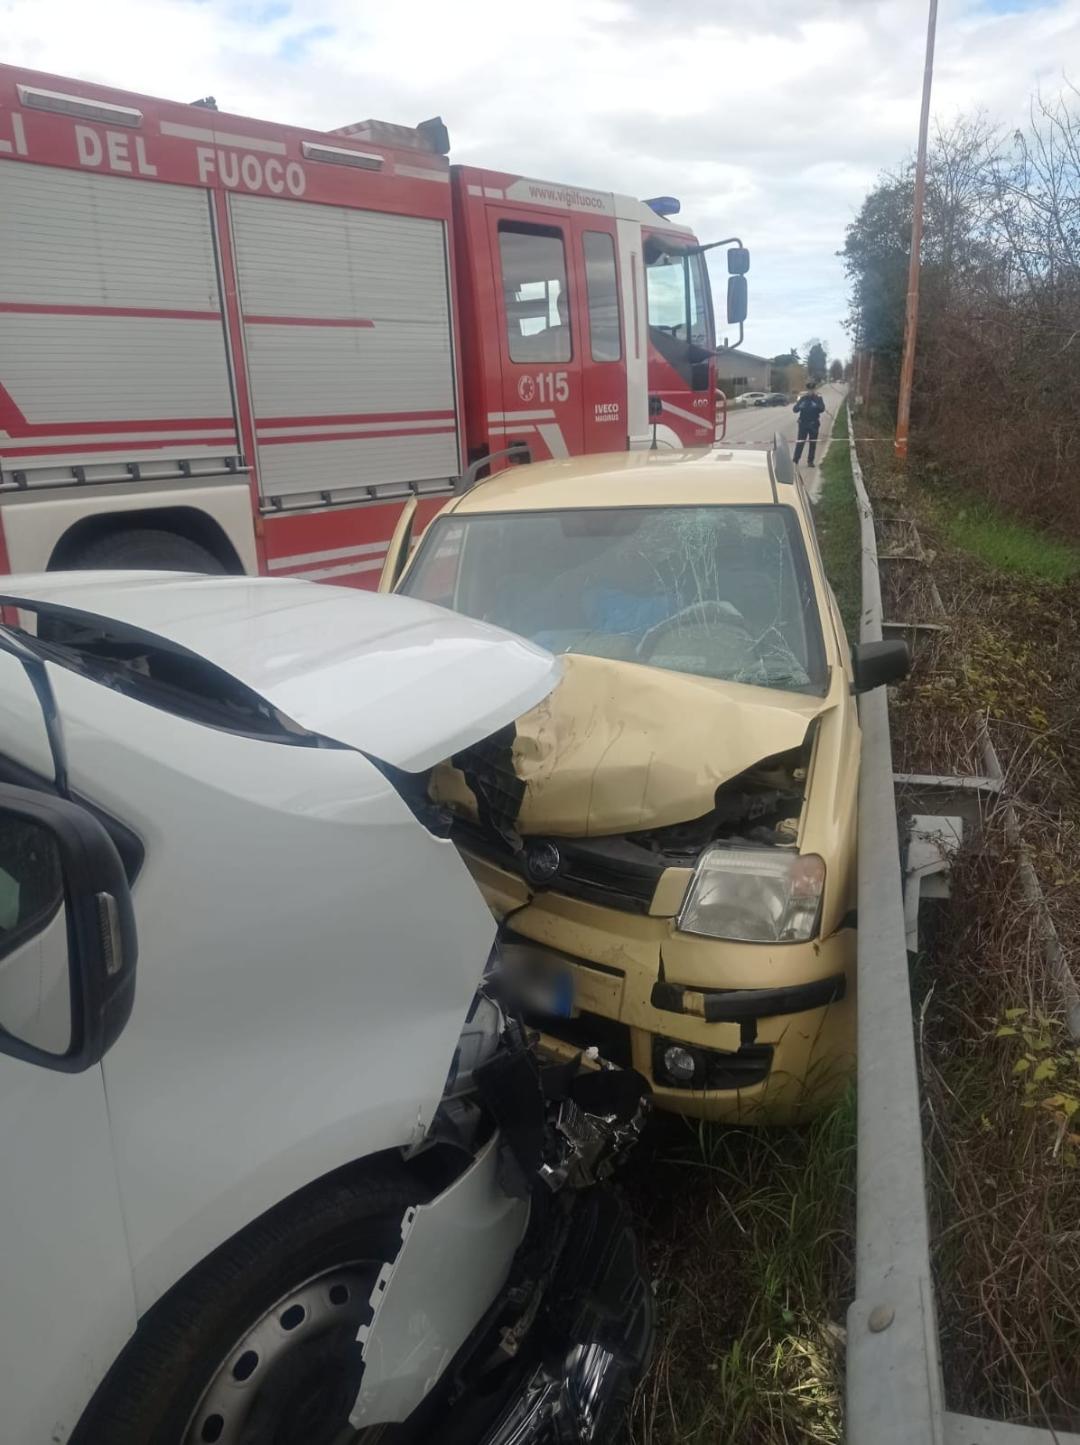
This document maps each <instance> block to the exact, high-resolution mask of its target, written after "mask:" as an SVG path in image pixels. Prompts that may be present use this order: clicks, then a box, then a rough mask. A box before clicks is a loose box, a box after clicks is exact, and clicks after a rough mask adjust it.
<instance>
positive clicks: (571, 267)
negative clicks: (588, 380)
mask: <svg viewBox="0 0 1080 1445" xmlns="http://www.w3.org/2000/svg"><path fill="white" fill-rule="evenodd" d="M487 220H488V233H489V242H490V247H491V255H492V257H493V258H494V260H495V268H496V276H497V287H496V291H497V298H496V307H497V312H498V323H499V327H498V329H499V368H500V379H501V385H500V399H501V403H502V405H501V408H500V409H499V410H498V412H493V413H492V414H491V415H490V416H489V418H488V422H489V426H488V435H489V436H490V438H491V449H492V451H496V450H499V449H500V445H501V446H509V445H510V444H511V442H514V441H523V442H525V443H526V444H527V445H528V446H529V448H530V450H531V451H532V454H533V457H534V459H536V460H540V459H546V458H549V457H552V458H558V457H567V456H579V455H580V454H581V452H582V450H583V444H584V409H585V398H584V392H583V380H582V335H581V324H582V315H581V299H580V294H579V292H580V289H581V275H580V269H579V266H578V263H577V252H576V250H575V247H574V230H573V222H572V218H571V217H570V216H569V215H567V216H566V217H565V218H564V217H563V216H562V215H559V214H555V215H552V214H550V213H544V215H543V217H542V218H541V217H539V216H538V215H537V213H536V212H531V211H526V210H517V209H514V208H510V207H507V206H502V205H490V206H489V207H488V208H487Z"/></svg>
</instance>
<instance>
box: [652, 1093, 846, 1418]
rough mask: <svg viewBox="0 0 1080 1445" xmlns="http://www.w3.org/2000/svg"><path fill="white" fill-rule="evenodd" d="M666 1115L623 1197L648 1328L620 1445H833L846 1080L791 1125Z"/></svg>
mask: <svg viewBox="0 0 1080 1445" xmlns="http://www.w3.org/2000/svg"><path fill="white" fill-rule="evenodd" d="M658 1122H659V1121H658ZM667 1127H668V1128H669V1129H670V1130H671V1131H672V1139H671V1143H670V1144H669V1145H668V1147H666V1148H661V1149H660V1150H659V1151H658V1154H657V1155H654V1156H653V1157H652V1158H651V1159H650V1161H649V1174H650V1177H649V1182H648V1187H647V1190H646V1191H644V1193H645V1195H646V1198H645V1200H642V1199H641V1195H640V1194H639V1195H638V1199H639V1205H641V1204H642V1203H643V1204H644V1205H645V1208H646V1211H647V1218H646V1220H645V1221H644V1229H643V1237H644V1238H646V1239H648V1240H650V1241H651V1247H650V1260H649V1263H650V1273H651V1274H652V1276H653V1279H654V1280H655V1282H656V1292H657V1310H658V1331H657V1357H656V1359H655V1361H654V1364H653V1368H652V1370H651V1371H650V1373H649V1377H648V1379H647V1380H646V1381H645V1383H644V1385H643V1387H642V1388H641V1390H639V1392H638V1396H637V1399H636V1401H635V1404H634V1410H633V1414H632V1420H631V1424H630V1429H629V1431H628V1441H629V1442H630V1445H717V1442H720V1441H727V1440H738V1441H740V1442H741V1445H810V1442H814V1445H835V1442H838V1441H839V1440H840V1439H841V1438H842V1419H841V1413H842V1397H843V1385H842V1380H843V1369H842V1361H843V1342H844V1316H845V1312H846V1309H847V1305H848V1303H849V1301H850V1299H851V1293H852V1284H853V1273H852V1271H853V1262H852V1242H853V1236H854V1222H855V1219H854V1208H855V1097H854V1092H853V1091H850V1092H849V1093H848V1094H847V1095H846V1096H845V1097H844V1098H843V1099H842V1100H841V1101H840V1102H839V1103H837V1104H835V1105H833V1106H832V1107H831V1108H828V1109H826V1110H825V1111H824V1112H823V1113H822V1114H821V1115H819V1116H818V1117H817V1118H816V1119H815V1120H814V1121H813V1122H812V1123H810V1124H809V1125H808V1126H806V1127H805V1128H785V1129H768V1130H751V1129H744V1128H730V1127H721V1126H707V1125H702V1126H700V1127H698V1128H697V1129H696V1130H694V1129H693V1126H690V1128H689V1129H688V1128H687V1126H686V1125H683V1124H677V1122H676V1121H672V1122H671V1123H670V1124H669V1125H668V1126H667Z"/></svg>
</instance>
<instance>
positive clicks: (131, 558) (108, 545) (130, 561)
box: [66, 527, 226, 576]
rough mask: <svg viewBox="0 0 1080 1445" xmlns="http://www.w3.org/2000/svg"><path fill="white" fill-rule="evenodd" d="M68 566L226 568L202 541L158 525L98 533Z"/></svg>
mask: <svg viewBox="0 0 1080 1445" xmlns="http://www.w3.org/2000/svg"><path fill="white" fill-rule="evenodd" d="M66 566H67V567H73V568H76V569H82V568H92V569H93V570H95V571H98V570H103V569H109V568H116V569H118V570H121V571H128V570H136V571H149V572H208V573H211V574H213V575H215V576H217V575H220V574H222V573H224V572H225V571H226V567H225V564H224V563H223V562H222V561H221V559H220V558H219V557H216V556H215V555H214V553H213V552H211V551H210V550H209V549H208V548H207V547H204V546H202V544H201V543H199V542H193V541H192V540H191V538H190V537H183V536H181V535H180V533H179V532H165V531H162V530H161V529H160V528H157V527H133V528H131V529H130V530H129V531H123V532H112V533H109V534H108V535H107V536H104V537H97V538H95V540H94V541H92V542H87V543H86V545H85V546H84V547H80V548H79V549H78V551H76V552H75V554H74V555H73V556H72V558H71V559H70V561H69V562H67V563H66Z"/></svg>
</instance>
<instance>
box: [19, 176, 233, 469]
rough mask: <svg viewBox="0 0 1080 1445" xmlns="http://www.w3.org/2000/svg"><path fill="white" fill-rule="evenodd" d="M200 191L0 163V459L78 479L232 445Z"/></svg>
mask: <svg viewBox="0 0 1080 1445" xmlns="http://www.w3.org/2000/svg"><path fill="white" fill-rule="evenodd" d="M239 450H240V448H239V444H238V441H237V435H236V423H235V418H234V415H233V405H232V394H231V390H230V385H229V375H228V366H227V361H226V352H225V338H224V331H223V324H222V318H221V300H220V293H219V286H218V277H217V268H216V264H215V258H214V246H213V239H212V235H211V228H210V214H209V206H208V203H207V196H206V192H205V191H201V190H197V189H194V188H191V187H185V186H172V185H165V184H162V183H159V182H153V183H149V182H146V181H141V180H136V179H123V178H120V177H116V176H105V175H96V174H90V173H87V172H82V171H70V170H64V169H62V168H60V167H55V166H38V165H30V164H19V165H13V164H8V165H4V166H0V467H2V469H3V474H4V477H5V480H8V481H11V480H14V474H15V473H16V472H18V473H21V474H22V475H23V477H24V478H25V480H26V483H27V485H29V486H33V485H34V484H35V482H36V481H39V480H40V481H52V482H55V481H60V480H68V481H70V480H73V476H72V468H73V467H76V466H78V467H82V468H84V475H85V479H86V480H87V481H95V480H98V479H99V478H102V477H104V476H109V477H110V478H111V477H113V476H115V475H116V474H117V473H120V474H123V471H124V468H125V466H127V465H129V464H131V463H138V464H139V465H140V467H142V466H145V467H146V468H147V469H148V470H149V471H150V472H152V473H154V474H156V475H172V476H178V475H179V474H180V471H181V469H180V467H179V461H180V460H181V459H182V460H184V461H185V462H187V463H188V465H189V467H190V469H191V471H193V472H194V473H196V474H197V473H199V472H204V471H205V472H213V473H216V474H221V473H222V472H223V471H224V470H225V469H226V467H225V462H224V460H223V459H224V458H230V459H235V457H236V456H237V455H238V453H239Z"/></svg>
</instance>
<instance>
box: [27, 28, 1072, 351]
mask: <svg viewBox="0 0 1080 1445" xmlns="http://www.w3.org/2000/svg"><path fill="white" fill-rule="evenodd" d="M926 8H927V7H926V0H741V3H728V0H533V3H532V4H522V3H520V0H517V3H515V0H398V3H393V0H389V3H388V0H292V3H289V0H97V3H94V4H90V3H87V0H0V37H2V39H0V59H3V60H6V61H8V62H11V63H13V64H21V65H27V66H34V67H36V68H38V69H40V70H50V71H53V72H56V73H58V74H61V75H70V76H79V77H83V78H86V79H92V80H99V81H103V82H107V83H109V84H113V85H117V86H121V87H126V88H129V89H133V90H143V91H148V92H150V93H152V94H158V95H163V96H168V97H170V98H173V99H178V100H188V99H191V100H193V99H195V98H196V97H197V96H201V95H207V94H212V95H214V96H216V97H217V100H218V104H219V105H220V106H221V108H222V109H223V110H231V111H238V112H240V113H246V114H250V115H258V116H267V117H270V118H272V119H278V120H281V121H288V122H292V123H296V124H302V125H308V126H315V127H326V128H328V129H329V128H332V127H334V126H338V125H343V124H346V123H348V122H350V121H355V120H359V119H362V118H364V117H366V116H377V117H379V118H381V119H383V120H393V121H400V122H404V123H410V124H411V123H415V122H416V121H418V120H422V119H424V118H426V117H427V116H430V115H433V114H436V113H441V114H442V116H443V117H444V118H445V120H446V121H447V123H448V125H449V128H450V135H451V140H452V143H453V151H452V159H455V160H458V161H468V162H470V163H472V164H475V165H491V166H493V167H497V168H499V169H503V170H509V171H518V172H521V173H524V174H528V175H533V176H539V177H542V178H544V179H548V180H555V181H562V182H570V183H574V184H577V185H586V186H594V187H597V188H601V189H611V190H616V191H624V192H630V193H633V194H636V195H639V196H651V195H657V194H661V193H662V194H670V195H676V196H679V197H680V198H681V200H682V202H683V216H684V219H686V220H688V221H689V222H690V224H692V225H693V226H694V228H695V229H696V231H697V233H698V235H699V236H700V237H701V238H702V239H708V238H709V237H720V236H726V235H730V234H731V233H733V232H738V233H739V234H740V235H741V236H742V237H743V239H744V240H745V241H746V243H747V244H748V245H749V246H750V247H751V248H752V253H753V269H752V271H751V276H750V281H751V319H750V323H749V325H748V332H747V346H748V347H749V348H750V349H752V350H755V351H760V352H763V353H766V354H772V353H773V352H776V351H781V350H785V349H786V348H787V347H788V346H789V345H797V346H801V345H802V343H803V342H804V341H805V340H806V339H807V338H808V337H809V336H811V335H814V334H819V335H821V336H823V337H824V338H826V340H827V341H828V342H829V344H830V346H831V348H832V349H833V350H834V351H837V352H839V353H845V352H846V350H847V343H846V339H845V336H844V332H843V330H842V327H841V321H842V319H843V316H844V313H845V297H844V281H843V276H842V273H841V270H840V265H839V262H838V261H837V259H836V256H835V252H836V250H837V249H838V247H839V246H840V245H841V244H842V241H843V233H844V227H845V225H846V224H847V222H848V221H849V220H850V219H851V217H852V216H853V214H854V212H855V210H856V209H857V207H858V204H859V202H860V200H861V198H862V196H863V195H864V194H865V192H866V190H867V188H868V187H869V185H870V184H871V183H872V182H873V179H874V177H875V175H876V174H877V173H878V172H879V171H880V170H881V169H882V168H883V167H887V166H892V165H894V164H895V163H896V162H897V161H899V160H901V159H902V158H903V157H904V155H905V154H906V153H907V152H908V151H909V150H910V149H911V148H912V147H913V145H914V139H915V131H916V127H917V122H918V100H919V87H920V84H921V78H922V59H923V45H924V41H925V20H926ZM940 9H941V18H940V24H939V33H938V61H937V71H936V82H935V100H934V112H935V115H936V116H937V117H938V118H939V119H941V120H942V121H946V120H947V119H948V118H949V117H950V116H952V115H954V114H955V113H956V112H957V111H958V110H971V109H975V108H980V107H981V108H982V109H984V110H985V111H987V112H988V113H989V114H990V115H991V116H993V117H995V118H998V119H1000V120H1002V121H1004V122H1006V123H1009V124H1011V123H1013V122H1015V121H1017V120H1019V119H1021V118H1022V115H1023V112H1024V110H1025V107H1026V104H1027V98H1028V96H1029V94H1030V92H1031V91H1032V90H1033V89H1034V88H1035V87H1036V86H1039V85H1041V86H1042V87H1043V89H1044V90H1046V91H1057V90H1058V89H1059V88H1060V87H1061V85H1062V83H1063V80H1064V78H1065V76H1066V74H1067V73H1071V75H1072V77H1073V78H1074V79H1076V80H1080V0H940ZM718 275H719V273H718Z"/></svg>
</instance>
